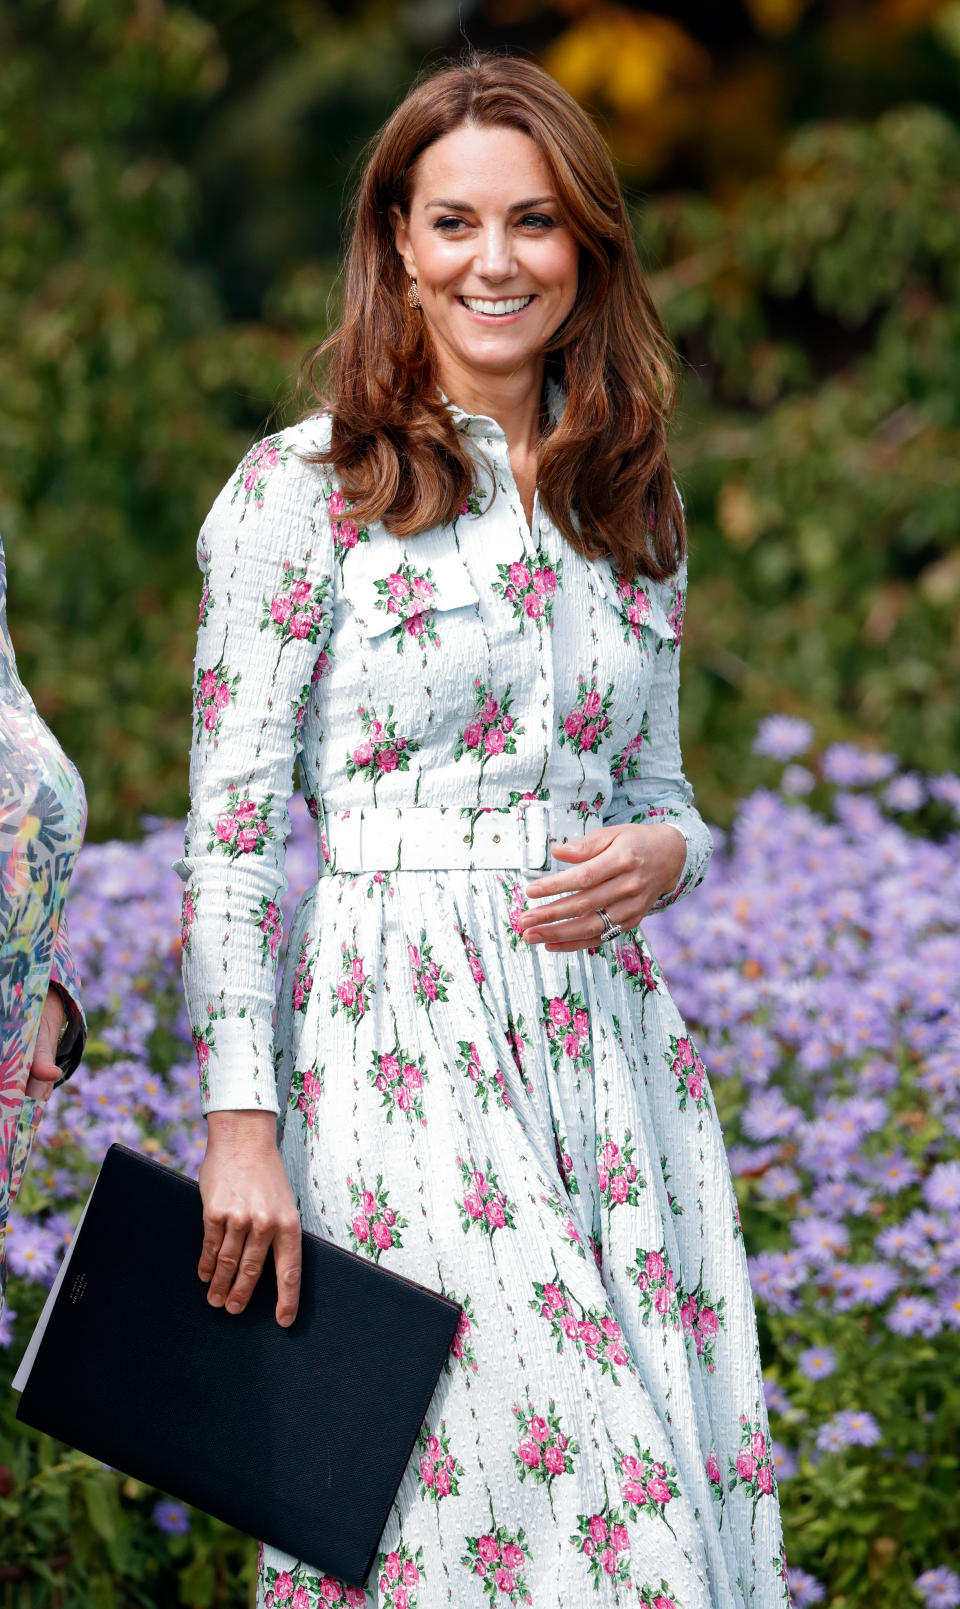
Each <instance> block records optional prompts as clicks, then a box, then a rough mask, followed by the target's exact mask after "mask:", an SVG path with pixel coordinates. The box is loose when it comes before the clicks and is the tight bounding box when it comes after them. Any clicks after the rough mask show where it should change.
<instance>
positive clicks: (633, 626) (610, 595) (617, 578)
mask: <svg viewBox="0 0 960 1609" xmlns="http://www.w3.org/2000/svg"><path fill="white" fill-rule="evenodd" d="M593 579H594V580H595V581H596V583H597V588H598V590H599V591H600V592H602V593H603V596H604V597H605V599H606V600H607V602H608V603H609V604H610V606H611V608H613V609H616V611H617V613H618V614H619V616H620V619H621V621H622V623H623V627H624V630H625V631H630V632H631V633H632V634H633V636H634V637H636V638H638V639H639V638H641V637H642V636H643V634H644V632H645V631H649V632H652V633H653V634H654V636H656V637H660V638H661V639H662V640H663V642H665V643H667V642H669V643H674V642H676V640H677V632H676V629H675V627H674V626H673V624H672V623H671V616H670V615H668V613H667V610H668V603H669V599H670V595H671V583H670V581H652V580H650V579H649V577H647V576H642V575H639V574H638V575H635V576H634V578H633V580H632V582H631V581H630V580H628V579H627V577H626V575H625V574H624V573H623V572H622V571H621V572H618V571H617V570H616V569H615V567H614V563H613V560H612V559H598V560H596V561H595V563H594V565H593ZM671 614H672V611H671Z"/></svg>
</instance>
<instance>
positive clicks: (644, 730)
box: [610, 710, 650, 787]
mask: <svg viewBox="0 0 960 1609" xmlns="http://www.w3.org/2000/svg"><path fill="white" fill-rule="evenodd" d="M649 743H650V720H649V717H648V715H647V712H646V710H645V711H644V713H643V715H642V716H641V719H640V725H639V727H638V728H637V730H636V732H634V734H633V736H632V738H631V739H630V741H629V743H628V744H627V745H626V747H625V748H623V749H620V750H619V752H618V753H616V754H615V755H614V756H613V759H612V760H611V761H610V777H611V780H612V781H613V782H614V783H615V785H616V786H617V787H623V785H624V784H625V783H627V782H633V781H636V779H637V778H638V777H639V775H640V762H641V758H642V755H643V750H644V746H645V745H649Z"/></svg>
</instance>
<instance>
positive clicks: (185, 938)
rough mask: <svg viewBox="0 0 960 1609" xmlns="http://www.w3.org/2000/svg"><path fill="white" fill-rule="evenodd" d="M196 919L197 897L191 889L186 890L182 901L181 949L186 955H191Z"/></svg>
mask: <svg viewBox="0 0 960 1609" xmlns="http://www.w3.org/2000/svg"><path fill="white" fill-rule="evenodd" d="M196 919H197V896H196V895H194V894H193V893H191V891H190V889H189V888H185V889H184V891H183V897H182V899H181V901H180V948H181V950H182V951H183V954H184V955H189V954H190V936H191V934H192V933H193V924H194V922H195V921H196Z"/></svg>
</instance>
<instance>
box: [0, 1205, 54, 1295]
mask: <svg viewBox="0 0 960 1609" xmlns="http://www.w3.org/2000/svg"><path fill="white" fill-rule="evenodd" d="M62 1249H63V1241H62V1240H61V1238H60V1236H59V1235H57V1234H55V1233H54V1232H53V1230H52V1229H47V1228H45V1227H44V1225H42V1224H39V1223H35V1222H34V1221H33V1220H32V1219H30V1218H27V1217H25V1216H23V1215H22V1214H21V1213H16V1214H15V1215H13V1216H12V1217H11V1218H10V1222H9V1224H8V1227H7V1256H8V1258H9V1261H10V1270H11V1273H14V1274H19V1275H20V1276H21V1277H22V1278H24V1279H35V1280H37V1281H38V1282H39V1283H40V1284H43V1285H49V1284H50V1283H51V1282H52V1280H53V1276H54V1274H55V1273H56V1271H57V1269H58V1267H59V1265H60V1253H61V1251H62Z"/></svg>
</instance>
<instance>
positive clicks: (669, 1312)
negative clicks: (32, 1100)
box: [627, 1246, 683, 1330]
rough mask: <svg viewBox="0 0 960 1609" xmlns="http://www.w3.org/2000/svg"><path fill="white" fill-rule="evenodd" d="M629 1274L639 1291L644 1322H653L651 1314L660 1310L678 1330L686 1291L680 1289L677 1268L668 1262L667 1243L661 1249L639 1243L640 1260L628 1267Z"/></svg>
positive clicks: (638, 1256) (660, 1316)
mask: <svg viewBox="0 0 960 1609" xmlns="http://www.w3.org/2000/svg"><path fill="white" fill-rule="evenodd" d="M627 1277H628V1279H631V1280H633V1282H634V1284H635V1285H636V1287H637V1291H638V1292H639V1297H640V1304H639V1305H640V1317H641V1318H642V1320H643V1322H644V1324H649V1322H650V1316H651V1314H653V1313H656V1314H657V1315H658V1316H659V1318H661V1319H663V1320H666V1321H669V1323H670V1324H671V1326H672V1328H673V1329H674V1330H679V1328H680V1324H681V1317H680V1309H679V1306H678V1303H679V1299H680V1296H681V1295H682V1294H683V1293H682V1291H679V1292H678V1287H677V1282H676V1279H675V1277H674V1272H673V1269H672V1268H671V1267H670V1264H669V1262H668V1261H667V1248H666V1246H661V1247H660V1249H659V1250H658V1251H646V1252H645V1251H644V1250H643V1249H642V1248H641V1247H639V1246H638V1247H637V1260H636V1262H635V1263H631V1264H630V1265H629V1266H628V1268H627Z"/></svg>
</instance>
